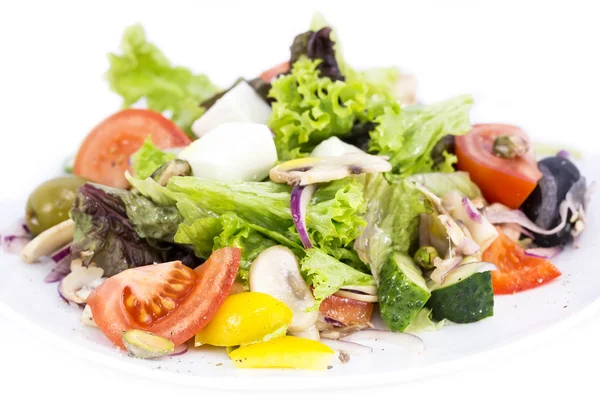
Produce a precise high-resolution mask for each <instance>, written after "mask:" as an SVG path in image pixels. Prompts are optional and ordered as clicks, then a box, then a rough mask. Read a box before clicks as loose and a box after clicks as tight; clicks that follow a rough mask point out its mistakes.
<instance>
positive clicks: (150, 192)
mask: <svg viewBox="0 0 600 408" xmlns="http://www.w3.org/2000/svg"><path fill="white" fill-rule="evenodd" d="M125 178H126V179H127V181H128V182H129V184H131V186H132V187H133V188H135V189H136V190H137V192H138V193H139V194H141V195H143V196H144V197H147V198H149V199H151V200H152V201H153V202H155V203H156V204H158V205H175V203H176V202H177V200H176V199H175V196H174V194H173V193H172V192H171V191H169V190H168V189H167V188H166V187H163V186H161V185H160V184H158V183H157V182H156V181H154V180H153V179H151V178H150V177H148V178H145V179H143V180H142V179H139V178H136V177H133V176H132V175H131V174H129V172H128V171H126V172H125Z"/></svg>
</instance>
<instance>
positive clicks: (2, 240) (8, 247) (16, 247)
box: [0, 234, 31, 254]
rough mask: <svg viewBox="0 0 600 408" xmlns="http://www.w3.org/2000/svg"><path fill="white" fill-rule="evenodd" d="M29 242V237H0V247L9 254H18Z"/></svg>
mask: <svg viewBox="0 0 600 408" xmlns="http://www.w3.org/2000/svg"><path fill="white" fill-rule="evenodd" d="M29 241H31V237H30V236H28V235H16V234H10V235H4V236H0V247H1V248H2V249H3V250H4V251H5V252H7V253H10V254H18V253H21V251H22V250H23V248H25V245H27V244H28V243H29Z"/></svg>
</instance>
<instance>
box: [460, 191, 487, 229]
mask: <svg viewBox="0 0 600 408" xmlns="http://www.w3.org/2000/svg"><path fill="white" fill-rule="evenodd" d="M462 205H463V207H464V208H465V211H466V212H467V215H468V216H469V218H470V219H471V220H472V221H474V222H477V223H479V224H481V222H482V221H483V220H482V218H481V214H480V213H479V211H478V210H477V208H475V206H474V205H473V203H472V202H471V200H469V198H468V197H463V199H462Z"/></svg>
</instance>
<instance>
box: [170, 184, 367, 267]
mask: <svg viewBox="0 0 600 408" xmlns="http://www.w3.org/2000/svg"><path fill="white" fill-rule="evenodd" d="M167 189H168V191H169V195H170V196H171V197H173V198H174V199H175V200H176V205H177V208H178V210H179V211H180V213H181V215H182V216H183V218H184V219H185V221H186V224H188V225H193V224H194V222H195V221H196V220H197V219H199V218H205V217H215V218H218V217H220V216H222V215H223V214H225V213H228V212H234V213H235V214H236V215H237V216H238V217H239V218H240V219H241V220H243V221H244V222H245V223H247V224H248V225H250V227H251V228H252V229H254V230H255V231H257V232H260V233H261V234H262V235H264V236H265V237H268V238H269V239H271V240H273V241H275V242H277V243H280V244H282V245H286V246H288V247H290V248H292V249H299V248H301V241H300V238H299V236H298V234H297V232H296V229H295V227H294V223H293V220H292V214H291V211H290V194H291V189H290V187H289V186H286V185H282V184H275V183H271V182H221V181H212V180H203V179H198V178H194V177H173V178H172V179H171V180H169V183H168V184H167ZM365 210H366V205H365V200H364V197H363V194H362V188H361V185H360V183H359V182H358V181H357V180H356V179H353V178H347V179H344V180H337V181H334V182H332V183H329V184H327V185H324V186H322V187H321V188H319V189H318V190H317V191H316V193H315V194H314V195H313V199H312V201H311V204H310V205H309V206H308V209H307V215H306V223H307V227H308V233H309V235H310V236H311V239H312V241H313V243H314V244H315V245H316V246H317V247H318V248H321V249H322V250H324V251H325V252H326V253H328V254H330V255H332V256H335V257H336V258H339V259H342V260H344V261H347V262H349V263H350V264H352V265H354V266H357V267H360V266H361V262H360V259H359V258H358V257H357V255H356V254H354V253H353V251H352V250H351V248H352V245H353V242H354V240H355V239H356V238H357V237H358V236H359V234H360V232H361V231H362V228H364V226H365V225H366V223H365V220H364V218H363V215H364V211H365Z"/></svg>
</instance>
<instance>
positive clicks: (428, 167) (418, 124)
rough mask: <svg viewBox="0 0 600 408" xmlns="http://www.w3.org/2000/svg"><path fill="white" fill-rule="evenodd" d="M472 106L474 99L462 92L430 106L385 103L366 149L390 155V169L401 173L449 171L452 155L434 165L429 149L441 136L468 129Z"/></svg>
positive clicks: (457, 133)
mask: <svg viewBox="0 0 600 408" xmlns="http://www.w3.org/2000/svg"><path fill="white" fill-rule="evenodd" d="M472 105H473V98H472V97H471V96H469V95H463V96H458V97H455V98H452V99H448V100H446V101H443V102H439V103H435V104H432V105H413V106H407V107H404V108H400V106H398V105H397V104H396V105H388V106H385V107H384V109H383V114H382V115H380V116H379V117H377V118H375V122H376V123H377V127H376V128H375V129H374V130H373V131H371V132H370V136H371V140H370V142H369V151H371V152H373V153H377V154H380V155H385V156H389V157H390V163H391V164H392V166H393V170H392V171H393V172H394V173H397V174H401V175H411V174H416V173H426V172H432V171H440V170H445V171H452V166H451V164H452V163H453V162H454V161H455V160H456V158H455V157H454V155H451V154H445V162H444V163H442V164H441V165H435V163H434V161H433V159H432V157H431V152H432V150H433V149H434V147H435V145H436V144H437V143H438V142H439V141H440V140H441V139H442V138H443V137H444V136H446V135H448V134H452V135H462V134H465V133H467V132H468V131H469V130H470V128H471V125H470V119H469V111H470V109H471V106H472Z"/></svg>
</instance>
